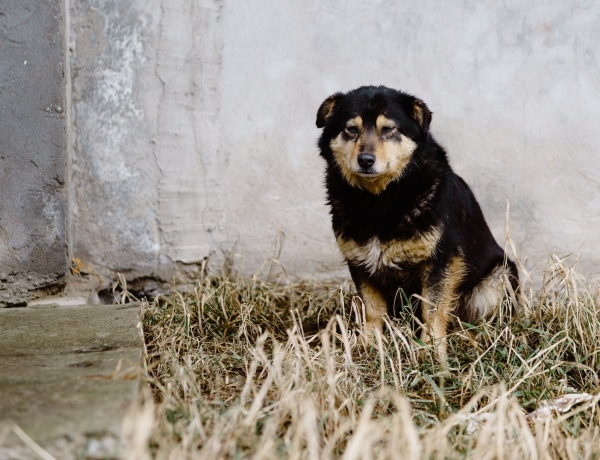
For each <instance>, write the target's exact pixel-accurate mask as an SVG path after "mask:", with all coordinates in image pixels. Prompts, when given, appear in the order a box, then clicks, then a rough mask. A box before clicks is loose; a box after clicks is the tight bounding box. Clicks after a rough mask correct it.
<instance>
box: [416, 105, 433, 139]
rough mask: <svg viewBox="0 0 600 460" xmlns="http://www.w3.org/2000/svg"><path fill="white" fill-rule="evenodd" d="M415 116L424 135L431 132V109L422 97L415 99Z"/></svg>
mask: <svg viewBox="0 0 600 460" xmlns="http://www.w3.org/2000/svg"><path fill="white" fill-rule="evenodd" d="M413 117H414V119H415V120H417V123H419V126H420V127H421V131H422V132H423V135H424V136H425V137H427V135H428V134H429V123H431V111H430V110H429V109H428V108H427V106H426V105H425V103H424V102H423V101H422V100H421V99H415V101H414V103H413Z"/></svg>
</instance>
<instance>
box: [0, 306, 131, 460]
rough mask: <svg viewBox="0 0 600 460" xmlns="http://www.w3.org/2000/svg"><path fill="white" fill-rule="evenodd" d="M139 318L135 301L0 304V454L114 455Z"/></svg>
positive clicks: (127, 401)
mask: <svg viewBox="0 0 600 460" xmlns="http://www.w3.org/2000/svg"><path fill="white" fill-rule="evenodd" d="M138 321H139V305H137V304H126V305H77V306H73V305H58V304H49V305H36V306H29V307H23V308H9V309H0V458H1V459H6V460H8V459H19V460H21V459H28V458H36V459H39V458H52V457H54V458H56V459H69V458H77V459H81V458H84V459H94V458H105V459H114V458H121V457H120V455H121V452H122V448H121V442H122V425H123V421H124V418H125V416H126V414H127V411H128V409H129V408H130V407H131V406H132V404H133V403H134V402H135V401H136V398H137V397H138V392H139V390H140V381H141V375H142V374H141V362H142V344H141V337H140V334H139V332H138V329H137V324H138ZM36 451H37V452H36ZM44 456H46V457H44Z"/></svg>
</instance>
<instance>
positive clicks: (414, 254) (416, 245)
mask: <svg viewBox="0 0 600 460" xmlns="http://www.w3.org/2000/svg"><path fill="white" fill-rule="evenodd" d="M441 234H442V232H441V229H440V228H433V229H431V230H429V231H427V232H424V233H418V234H416V235H415V236H413V237H412V238H409V239H404V240H401V239H394V240H391V241H386V242H382V241H381V240H380V239H379V238H377V237H373V238H371V239H370V240H369V241H367V243H365V244H362V245H360V244H358V243H357V242H356V241H354V240H352V239H345V238H343V237H342V236H339V237H338V238H337V243H338V245H339V247H340V250H341V251H342V254H343V255H344V257H345V258H346V260H348V261H351V262H353V263H355V264H357V265H361V266H363V267H364V268H365V269H366V270H367V271H368V272H369V273H370V274H371V275H374V274H375V273H377V272H378V271H379V270H381V269H382V268H400V266H401V265H404V264H417V263H420V262H424V261H426V260H428V259H430V258H431V257H433V255H434V254H435V248H436V247H437V244H438V242H439V240H440V237H441Z"/></svg>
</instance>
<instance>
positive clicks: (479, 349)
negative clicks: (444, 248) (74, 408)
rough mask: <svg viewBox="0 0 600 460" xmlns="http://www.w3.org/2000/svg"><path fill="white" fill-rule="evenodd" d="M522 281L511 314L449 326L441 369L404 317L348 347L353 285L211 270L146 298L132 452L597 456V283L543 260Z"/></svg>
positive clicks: (233, 455)
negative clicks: (534, 276) (536, 281)
mask: <svg viewBox="0 0 600 460" xmlns="http://www.w3.org/2000/svg"><path fill="white" fill-rule="evenodd" d="M527 291H528V292H525V293H524V295H523V299H521V303H522V306H523V309H524V312H523V314H521V315H519V316H518V317H516V318H512V319H511V318H508V317H504V318H501V319H500V320H499V321H497V322H495V323H493V324H491V323H485V324H477V325H465V328H466V329H469V333H466V332H464V331H463V332H458V333H455V334H453V335H452V336H451V337H450V340H449V363H448V364H449V372H447V373H443V372H441V369H440V367H439V365H438V364H437V363H436V360H435V359H434V353H433V351H432V350H429V349H427V348H426V347H425V348H424V345H423V344H422V343H419V341H418V340H417V339H416V336H415V334H414V332H413V331H412V329H411V326H410V323H411V318H410V317H409V316H408V315H407V317H404V318H398V319H393V320H388V321H387V322H386V328H385V330H384V334H383V335H382V336H380V337H378V340H376V341H375V342H374V344H373V346H372V347H371V349H369V350H364V349H362V348H361V347H360V346H358V345H357V338H356V333H355V331H354V326H353V321H352V320H351V319H350V318H349V317H348V313H349V312H350V311H352V310H353V308H354V309H356V308H357V305H360V303H359V300H358V299H356V298H354V297H353V296H352V293H351V292H350V290H349V286H339V285H334V284H323V283H307V282H299V283H268V282H264V281H261V280H260V279H251V280H241V279H230V278H220V277H214V276H207V277H206V278H205V279H203V280H202V281H201V282H200V283H199V285H198V286H197V287H196V289H195V290H194V291H193V292H191V293H187V294H180V293H177V294H174V295H172V296H170V297H169V298H160V299H157V300H156V301H154V302H152V303H147V302H145V303H144V304H143V333H144V339H145V344H146V358H145V361H146V380H147V383H148V386H149V388H151V396H149V397H147V398H146V401H145V402H144V404H143V406H142V407H141V408H140V409H139V410H138V412H137V417H135V418H134V419H132V420H131V426H130V427H129V431H130V436H131V437H132V441H131V443H130V448H131V449H132V454H131V456H132V457H133V456H135V457H139V458H141V457H144V456H146V457H147V458H150V457H155V458H159V459H163V458H170V459H183V458H206V459H211V460H212V459H221V458H223V459H237V458H255V459H259V458H268V459H271V458H298V459H334V458H342V459H359V458H360V459H386V458H390V459H392V458H393V459H399V458H407V459H418V458H428V459H429V458H476V459H486V458H494V459H496V458H498V459H501V458H511V459H513V458H531V459H535V458H540V459H545V458H569V459H571V458H572V459H576V458H577V459H579V458H594V457H598V456H600V436H599V435H600V432H599V431H600V428H599V427H600V417H599V415H598V401H599V399H600V396H599V395H600V392H599V382H600V375H599V372H598V369H599V365H600V346H599V343H598V339H599V333H600V304H599V295H600V288H599V286H598V285H589V284H587V283H586V282H585V281H584V280H582V279H580V278H579V277H578V275H577V274H576V273H575V271H574V269H573V268H572V267H569V266H568V265H567V264H565V263H564V262H563V261H560V260H558V259H553V260H552V261H551V262H550V264H549V266H548V269H547V271H546V272H545V275H544V282H543V287H542V288H541V289H539V290H533V289H528V290H527ZM473 337H475V338H476V339H477V341H476V342H475V341H474V340H473ZM564 395H570V396H566V397H564ZM561 397H563V399H560V398H561ZM569 398H570V399H569Z"/></svg>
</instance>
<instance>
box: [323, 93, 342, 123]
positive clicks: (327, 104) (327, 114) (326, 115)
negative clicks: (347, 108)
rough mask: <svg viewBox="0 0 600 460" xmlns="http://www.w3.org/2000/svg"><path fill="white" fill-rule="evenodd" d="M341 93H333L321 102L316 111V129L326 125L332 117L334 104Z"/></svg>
mask: <svg viewBox="0 0 600 460" xmlns="http://www.w3.org/2000/svg"><path fill="white" fill-rule="evenodd" d="M341 95H342V93H335V94H333V95H331V96H329V97H328V98H327V99H325V100H324V101H323V103H322V104H321V107H319V110H318V111H317V128H322V127H323V126H325V125H326V124H327V120H329V119H330V118H331V116H332V115H333V111H334V110H335V104H336V103H337V100H338V98H339V97H340V96H341Z"/></svg>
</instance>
